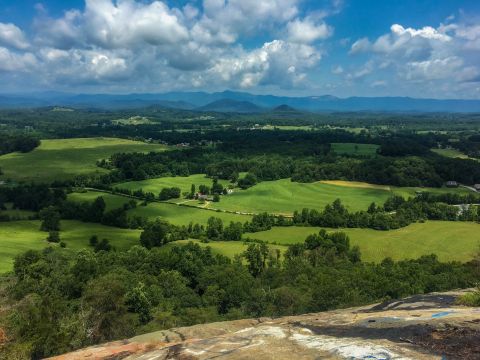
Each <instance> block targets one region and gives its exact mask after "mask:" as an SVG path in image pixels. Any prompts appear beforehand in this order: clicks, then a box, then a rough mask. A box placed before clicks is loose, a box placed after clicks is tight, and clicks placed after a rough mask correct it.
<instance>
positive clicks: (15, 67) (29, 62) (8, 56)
mask: <svg viewBox="0 0 480 360" xmlns="http://www.w3.org/2000/svg"><path fill="white" fill-rule="evenodd" d="M36 66H37V59H36V57H35V56H34V55H33V54H30V53H24V54H17V53H15V52H12V51H10V50H9V49H7V48H4V47H0V71H6V72H11V71H22V72H28V71H33V70H34V68H35V67H36Z"/></svg>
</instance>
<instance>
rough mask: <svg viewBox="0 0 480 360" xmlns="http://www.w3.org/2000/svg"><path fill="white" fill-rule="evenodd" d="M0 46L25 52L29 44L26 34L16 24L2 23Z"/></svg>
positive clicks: (0, 26) (0, 24)
mask: <svg viewBox="0 0 480 360" xmlns="http://www.w3.org/2000/svg"><path fill="white" fill-rule="evenodd" d="M0 45H4V46H7V47H12V48H16V49H21V50H24V49H26V48H28V46H29V44H28V41H27V40H26V38H25V34H24V33H23V31H22V30H20V28H18V27H17V26H16V25H14V24H4V23H0Z"/></svg>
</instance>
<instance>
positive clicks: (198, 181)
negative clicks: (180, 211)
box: [115, 174, 230, 202]
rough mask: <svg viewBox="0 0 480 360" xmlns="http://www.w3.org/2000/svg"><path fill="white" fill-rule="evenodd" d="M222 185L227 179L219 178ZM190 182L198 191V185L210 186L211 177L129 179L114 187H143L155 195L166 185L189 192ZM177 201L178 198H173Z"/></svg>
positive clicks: (132, 188)
mask: <svg viewBox="0 0 480 360" xmlns="http://www.w3.org/2000/svg"><path fill="white" fill-rule="evenodd" d="M219 183H221V184H222V185H223V186H224V187H226V186H228V185H229V184H230V183H229V182H228V181H227V180H219ZM192 184H195V187H196V190H197V191H198V186H199V185H207V186H209V187H211V186H212V179H210V178H207V177H206V176H205V175H204V174H196V175H191V176H175V177H163V178H156V179H148V180H142V181H129V182H124V183H120V184H116V185H115V187H117V188H121V189H128V190H132V191H133V190H139V189H143V191H145V192H152V193H154V194H155V195H158V194H159V193H160V190H162V189H163V188H166V187H178V188H180V189H181V190H182V193H183V192H190V189H191V186H192ZM174 200H175V202H178V199H174Z"/></svg>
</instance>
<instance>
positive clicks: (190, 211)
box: [68, 191, 251, 225]
mask: <svg viewBox="0 0 480 360" xmlns="http://www.w3.org/2000/svg"><path fill="white" fill-rule="evenodd" d="M99 196H102V197H103V198H104V200H105V203H106V204H107V210H109V209H114V208H119V207H121V206H123V204H125V203H126V202H128V201H130V200H131V199H130V198H128V197H125V196H121V195H112V194H107V193H102V192H97V191H88V192H83V193H71V194H69V195H68V199H69V200H72V201H89V202H92V201H93V200H95V199H96V198H97V197H99ZM128 214H129V215H136V216H141V217H145V218H148V219H150V220H154V219H164V220H167V221H169V222H171V223H172V224H174V225H188V224H189V223H190V222H193V223H199V224H202V225H206V224H207V221H208V219H209V218H210V217H212V216H214V217H218V218H220V219H222V220H223V222H224V224H225V225H227V224H228V223H230V221H234V222H237V221H238V222H241V223H244V222H245V221H249V220H250V219H251V216H248V215H238V214H231V213H225V212H216V211H212V210H205V209H200V208H196V207H192V206H180V205H176V204H172V203H164V202H152V203H149V204H148V205H147V206H141V205H139V203H138V206H137V207H136V208H135V209H132V210H129V211H128Z"/></svg>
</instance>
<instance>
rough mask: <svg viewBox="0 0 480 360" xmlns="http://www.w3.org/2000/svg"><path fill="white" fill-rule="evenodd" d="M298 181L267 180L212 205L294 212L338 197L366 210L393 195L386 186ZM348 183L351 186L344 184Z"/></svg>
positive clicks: (352, 205) (350, 206)
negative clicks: (374, 203)
mask: <svg viewBox="0 0 480 360" xmlns="http://www.w3.org/2000/svg"><path fill="white" fill-rule="evenodd" d="M341 184H342V185H338V184H337V183H335V182H332V183H328V182H316V183H297V182H292V181H290V179H281V180H275V181H264V182H261V183H259V184H257V185H255V186H253V187H251V188H249V189H247V190H238V189H236V190H235V192H234V193H233V194H230V195H226V196H222V198H221V201H220V202H219V203H211V204H210V205H209V206H210V207H214V208H216V209H217V208H218V209H224V210H229V211H244V212H254V213H258V212H264V211H266V212H269V213H275V214H286V215H289V214H292V213H293V212H294V211H295V210H299V211H300V210H302V209H303V208H310V209H318V210H320V209H323V208H324V207H325V205H327V204H331V203H332V202H333V201H335V200H336V199H341V200H342V202H343V203H344V205H345V206H346V207H347V208H348V209H349V210H352V211H357V210H366V209H367V208H368V206H369V205H370V204H371V203H372V202H376V203H377V204H383V203H384V202H385V201H386V200H387V199H388V197H389V196H390V195H391V194H392V192H391V190H390V188H389V187H388V186H387V187H385V186H376V185H370V184H364V183H349V182H341ZM343 184H348V185H351V186H343ZM358 184H362V186H360V185H358Z"/></svg>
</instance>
